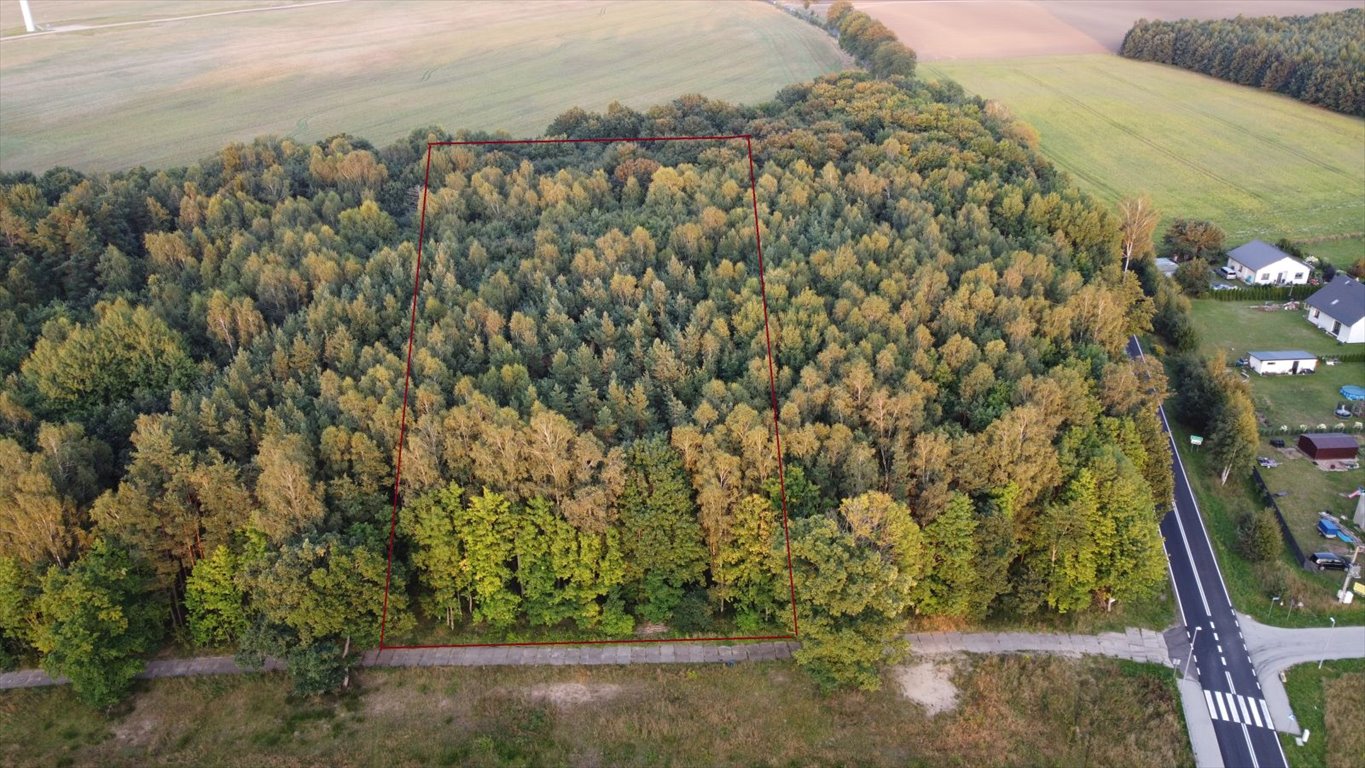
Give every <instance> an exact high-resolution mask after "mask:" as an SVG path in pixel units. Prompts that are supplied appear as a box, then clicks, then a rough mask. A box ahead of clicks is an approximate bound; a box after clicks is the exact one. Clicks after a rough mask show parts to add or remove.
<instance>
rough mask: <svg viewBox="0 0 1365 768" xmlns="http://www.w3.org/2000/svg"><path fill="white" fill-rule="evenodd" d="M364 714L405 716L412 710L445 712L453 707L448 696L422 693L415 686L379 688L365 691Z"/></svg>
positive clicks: (452, 702) (372, 715)
mask: <svg viewBox="0 0 1365 768" xmlns="http://www.w3.org/2000/svg"><path fill="white" fill-rule="evenodd" d="M364 702H365V714H366V715H368V716H371V717H394V716H399V717H407V716H409V715H411V714H412V713H413V712H427V713H430V712H445V711H448V710H450V709H453V708H454V707H455V701H454V700H453V699H451V698H450V697H449V696H445V695H442V694H440V693H436V692H434V691H433V692H429V693H422V692H421V691H420V690H418V689H416V688H379V689H373V690H367V691H365V696H364Z"/></svg>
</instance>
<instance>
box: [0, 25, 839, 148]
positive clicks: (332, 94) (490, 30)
mask: <svg viewBox="0 0 1365 768" xmlns="http://www.w3.org/2000/svg"><path fill="white" fill-rule="evenodd" d="M0 5H2V6H3V7H4V9H5V12H6V16H5V18H4V19H3V20H0V27H3V28H10V27H12V26H13V25H14V22H13V21H12V20H11V19H10V16H11V15H14V16H16V17H17V14H16V13H14V11H15V10H17V4H16V3H12V2H5V3H3V4H0ZM84 5H85V4H79V6H84ZM242 5H243V4H242V3H234V4H230V5H228V6H224V7H227V8H237V7H241V6H242ZM11 6H14V7H11ZM79 6H78V7H79ZM63 7H64V8H68V9H70V8H71V7H72V6H70V5H69V4H68V5H67V6H63ZM158 7H164V8H165V13H167V14H168V15H176V14H178V13H184V12H186V11H188V12H190V13H196V12H203V11H204V8H205V6H203V5H202V4H198V3H170V4H164V5H163V6H153V4H150V3H147V2H145V1H143V2H137V3H134V4H132V5H130V6H129V7H128V18H130V19H134V20H136V19H145V18H147V17H149V16H150V15H152V14H153V13H154V12H156V11H157V9H158ZM120 8H121V5H119V4H109V3H104V4H101V5H99V6H97V7H93V8H92V9H91V10H90V11H88V12H81V11H79V10H71V11H69V12H67V13H63V14H59V15H62V16H68V15H71V14H77V15H78V18H76V19H75V20H79V21H81V22H82V23H89V22H92V21H96V22H101V23H108V22H110V21H112V20H113V19H114V18H118V12H119V10H120ZM212 8H213V6H210V9H212ZM35 11H36V12H37V13H38V14H39V17H40V21H41V20H42V19H43V18H45V17H44V14H45V13H48V10H45V8H44V6H42V5H37V4H35ZM0 50H2V51H3V54H2V55H0V101H3V103H4V109H3V110H0V170H4V171H16V170H21V169H28V170H43V169H46V168H48V167H51V166H54V165H68V166H72V167H75V168H78V169H81V170H111V169H120V168H127V167H131V166H136V165H145V166H147V167H151V168H157V167H165V166H171V165H176V164H184V163H189V162H193V161H196V160H198V159H200V158H201V157H204V156H206V155H208V154H210V153H212V152H215V151H217V150H218V149H221V148H222V147H223V146H224V145H225V144H227V143H229V142H232V141H250V140H251V139H253V138H255V137H257V136H260V135H263V134H275V135H281V136H289V137H291V138H294V139H297V140H300V141H315V140H317V139H321V138H325V137H327V136H331V135H334V134H336V133H340V132H346V133H350V134H352V135H355V136H360V137H363V138H366V139H368V140H370V141H371V142H374V143H376V144H384V143H387V142H390V141H393V140H395V139H397V138H399V137H402V136H406V135H408V134H409V133H410V132H411V131H412V130H414V129H417V128H422V127H426V126H431V125H440V126H443V127H445V128H447V129H450V130H458V129H466V128H467V129H471V130H475V129H482V130H505V131H508V132H509V133H511V134H512V135H514V136H536V135H540V134H542V133H543V132H544V130H545V129H546V127H547V126H548V125H549V123H550V121H551V120H552V119H554V118H555V117H556V116H557V115H559V114H560V113H562V112H564V111H565V110H567V109H569V108H570V107H574V106H581V107H583V108H585V109H590V110H604V109H605V108H606V107H607V105H608V104H610V103H611V102H612V101H614V100H617V101H620V102H622V103H624V104H626V105H628V106H631V107H635V108H640V109H643V108H647V107H650V106H653V105H656V104H660V103H665V102H667V101H669V100H671V99H674V98H677V97H679V96H682V95H684V94H689V93H701V94H704V95H706V96H709V97H713V98H718V99H725V100H728V101H734V102H742V103H757V102H762V101H765V100H768V99H771V98H772V97H773V96H774V95H775V94H776V92H777V91H778V90H779V89H780V88H782V87H783V86H786V85H788V84H791V83H795V82H801V81H804V80H809V79H811V78H813V77H816V76H818V75H820V74H823V73H826V72H831V71H836V70H839V69H842V68H843V67H844V66H845V65H846V62H847V57H846V56H845V55H844V54H842V53H841V52H840V51H839V50H838V49H837V47H836V45H835V43H834V41H833V40H832V39H831V38H830V37H829V36H828V35H826V34H825V33H824V32H823V31H821V30H820V29H817V28H816V27H814V26H812V25H810V24H807V23H805V22H802V21H800V20H798V19H796V18H793V17H792V16H790V15H788V14H786V13H783V12H782V11H780V10H778V9H776V8H774V7H772V6H770V5H767V4H765V3H725V2H715V3H702V2H688V3H665V2H606V3H587V2H575V1H572V0H564V1H560V2H538V3H516V4H504V3H493V2H470V3H432V2H420V1H418V0H408V1H406V2H401V3H400V2H393V3H383V4H375V3H340V4H331V5H317V6H312V7H303V8H294V9H288V10H276V11H269V12H262V13H242V14H234V15H228V16H216V17H211V18H203V19H191V20H185V21H177V22H168V23H164V24H157V25H134V26H126V27H117V28H112V29H100V30H90V31H83V32H70V33H62V34H54V35H47V36H42V37H34V38H29V39H23V38H19V39H11V40H7V41H5V42H3V43H0Z"/></svg>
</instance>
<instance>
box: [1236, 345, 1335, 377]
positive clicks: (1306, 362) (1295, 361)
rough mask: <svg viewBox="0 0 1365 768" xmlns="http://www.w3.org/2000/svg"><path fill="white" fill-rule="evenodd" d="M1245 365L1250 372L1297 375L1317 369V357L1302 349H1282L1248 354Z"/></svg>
mask: <svg viewBox="0 0 1365 768" xmlns="http://www.w3.org/2000/svg"><path fill="white" fill-rule="evenodd" d="M1247 364H1248V365H1250V366H1251V370H1253V371H1255V372H1257V373H1259V374H1262V375H1270V374H1274V373H1299V372H1301V371H1312V370H1316V369H1317V367H1318V357H1317V355H1315V354H1313V353H1312V352H1305V351H1303V350H1302V349H1282V350H1278V351H1274V352H1250V353H1248V354H1247Z"/></svg>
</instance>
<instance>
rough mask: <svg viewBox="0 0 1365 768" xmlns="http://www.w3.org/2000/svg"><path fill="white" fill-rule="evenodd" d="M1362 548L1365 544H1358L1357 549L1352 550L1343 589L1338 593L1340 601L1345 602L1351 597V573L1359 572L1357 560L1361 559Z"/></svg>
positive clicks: (1363, 548) (1342, 585)
mask: <svg viewBox="0 0 1365 768" xmlns="http://www.w3.org/2000/svg"><path fill="white" fill-rule="evenodd" d="M1361 550H1365V544H1357V545H1356V548H1355V550H1354V551H1352V552H1351V564H1350V565H1348V566H1346V578H1345V579H1344V580H1343V581H1342V582H1341V591H1340V592H1338V593H1337V600H1338V601H1339V602H1342V603H1345V602H1347V601H1349V600H1350V599H1351V575H1352V574H1355V573H1358V572H1357V571H1356V568H1357V567H1358V566H1356V561H1357V560H1359V559H1360V552H1361Z"/></svg>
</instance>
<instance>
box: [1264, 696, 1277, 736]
mask: <svg viewBox="0 0 1365 768" xmlns="http://www.w3.org/2000/svg"><path fill="white" fill-rule="evenodd" d="M1261 712H1262V713H1263V714H1264V715H1265V727H1267V728H1271V729H1273V728H1274V727H1275V722H1274V721H1273V720H1271V719H1270V705H1269V704H1266V703H1265V699H1261Z"/></svg>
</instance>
